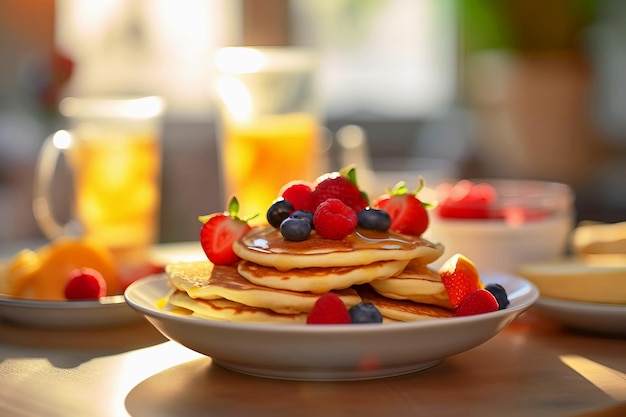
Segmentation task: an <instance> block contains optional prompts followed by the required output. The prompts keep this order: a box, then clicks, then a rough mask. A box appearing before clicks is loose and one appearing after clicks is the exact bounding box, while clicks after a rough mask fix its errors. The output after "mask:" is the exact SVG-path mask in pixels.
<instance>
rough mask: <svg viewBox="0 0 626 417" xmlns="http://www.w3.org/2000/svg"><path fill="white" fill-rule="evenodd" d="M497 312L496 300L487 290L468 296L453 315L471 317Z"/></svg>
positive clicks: (477, 291)
mask: <svg viewBox="0 0 626 417" xmlns="http://www.w3.org/2000/svg"><path fill="white" fill-rule="evenodd" d="M497 310H498V300H496V297H494V296H493V294H492V293H490V292H489V291H487V290H482V289H481V290H476V291H474V292H472V293H471V294H470V295H468V296H467V297H466V298H465V300H463V302H462V303H461V305H460V306H459V308H457V309H456V311H455V312H454V314H455V315H456V316H457V317H460V316H473V315H474V314H483V313H491V312H492V311H497Z"/></svg>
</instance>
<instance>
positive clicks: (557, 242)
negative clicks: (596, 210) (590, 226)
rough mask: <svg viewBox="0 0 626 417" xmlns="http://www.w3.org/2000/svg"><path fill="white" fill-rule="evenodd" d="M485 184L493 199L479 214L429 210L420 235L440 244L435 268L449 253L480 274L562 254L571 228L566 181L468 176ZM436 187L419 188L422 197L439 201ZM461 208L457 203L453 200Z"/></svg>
mask: <svg viewBox="0 0 626 417" xmlns="http://www.w3.org/2000/svg"><path fill="white" fill-rule="evenodd" d="M471 181H472V182H473V183H475V184H488V185H490V186H492V187H493V190H494V191H495V200H494V201H493V204H491V205H490V207H489V209H488V214H487V215H486V216H485V217H483V218H450V217H441V215H440V214H441V209H442V206H439V207H436V208H434V209H433V210H432V211H430V225H429V227H428V230H427V231H426V233H425V234H424V237H425V238H427V239H429V240H431V241H433V242H440V243H442V244H443V245H444V247H445V250H444V254H443V256H442V257H441V258H440V259H439V260H437V261H436V262H435V263H433V264H432V266H433V267H436V268H438V267H439V266H441V265H442V264H443V262H445V260H447V259H448V258H449V257H451V256H452V255H454V254H455V253H462V254H463V255H465V256H467V257H468V258H469V259H471V260H472V261H473V262H474V264H475V265H476V267H477V268H478V270H479V271H480V272H481V273H515V271H516V268H517V266H518V265H520V264H522V263H524V262H530V261H538V260H547V259H553V258H558V257H562V256H563V255H564V254H565V253H566V252H567V248H568V240H569V235H570V233H571V231H572V229H573V227H574V226H575V210H574V194H573V191H572V189H571V187H569V186H568V185H566V184H562V183H556V182H546V181H530V180H507V179H502V180H500V179H472V180H471ZM444 189H445V186H441V185H440V186H439V187H438V189H437V190H438V191H439V192H437V190H433V189H431V190H425V192H424V194H420V197H421V198H423V199H424V200H425V201H435V200H436V201H437V202H438V203H439V204H441V203H442V199H443V198H444V197H445V196H444V195H442V190H444ZM458 204H459V205H460V206H462V202H459V203H458Z"/></svg>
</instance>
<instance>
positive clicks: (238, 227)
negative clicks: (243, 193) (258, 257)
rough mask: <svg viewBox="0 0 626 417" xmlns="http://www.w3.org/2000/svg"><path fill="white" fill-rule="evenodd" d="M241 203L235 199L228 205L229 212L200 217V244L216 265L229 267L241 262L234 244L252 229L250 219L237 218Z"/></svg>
mask: <svg viewBox="0 0 626 417" xmlns="http://www.w3.org/2000/svg"><path fill="white" fill-rule="evenodd" d="M238 213H239V202H238V201H237V199H236V198H235V197H233V198H232V199H231V200H230V202H229V204H228V211H225V212H223V213H216V214H211V215H207V216H200V217H198V220H200V221H201V222H202V223H204V224H203V225H202V228H201V229H200V244H201V245H202V249H203V250H204V253H205V254H206V256H207V257H208V258H209V260H210V261H211V262H213V263H214V264H216V265H228V264H232V263H234V262H237V261H238V260H239V257H238V256H237V255H236V254H235V252H233V243H235V241H236V240H237V239H239V238H240V237H241V236H243V235H245V234H246V233H248V231H250V230H251V229H252V227H251V226H250V225H249V224H248V221H247V220H248V219H240V218H239V217H237V214H238Z"/></svg>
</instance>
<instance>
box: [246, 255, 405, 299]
mask: <svg viewBox="0 0 626 417" xmlns="http://www.w3.org/2000/svg"><path fill="white" fill-rule="evenodd" d="M407 262H408V261H378V262H373V263H370V264H367V265H362V266H343V267H339V266H337V267H325V268H297V269H290V270H287V271H279V270H278V269H275V268H272V267H268V266H262V265H258V264H255V263H252V262H248V261H241V262H240V263H239V267H238V271H239V273H240V274H241V275H243V276H244V277H245V278H246V279H247V280H248V281H250V282H253V283H255V284H258V285H261V286H263V287H270V288H275V289H277V290H290V291H307V292H312V293H316V294H322V293H325V292H328V291H332V290H342V289H344V288H349V287H351V286H352V285H355V284H365V283H368V282H371V281H374V280H377V279H383V278H388V277H390V276H393V275H395V274H398V273H400V272H401V271H402V270H403V269H404V267H405V266H406V264H407Z"/></svg>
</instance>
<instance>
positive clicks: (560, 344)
mask: <svg viewBox="0 0 626 417" xmlns="http://www.w3.org/2000/svg"><path fill="white" fill-rule="evenodd" d="M572 360H573V361H576V360H578V361H582V363H585V364H589V363H591V364H592V365H593V364H596V365H601V366H603V367H607V368H609V371H610V372H611V373H613V374H614V375H616V376H617V377H618V380H621V383H620V382H619V381H618V383H617V384H615V383H613V385H611V386H608V387H607V386H605V385H603V384H595V385H594V383H592V382H590V380H589V379H587V378H589V375H585V376H583V375H581V374H580V373H579V372H577V371H576V370H574V369H573V368H572V367H570V366H568V365H567V362H568V361H572ZM591 380H593V378H591ZM0 381H2V382H1V388H0V415H1V416H12V417H19V416H37V417H42V416H45V417H47V416H63V417H74V416H80V417H86V416H89V417H98V416H107V417H111V416H113V417H119V416H133V417H160V416H185V417H190V416H209V415H210V416H359V417H362V416H377V417H381V416H416V415H422V416H465V417H468V416H482V417H484V416H534V417H541V416H574V415H576V416H578V415H585V416H598V417H599V416H624V415H626V406H625V405H624V404H625V403H624V402H625V401H626V338H609V337H600V336H592V335H588V334H583V333H575V332H572V331H568V330H565V329H562V328H560V326H559V325H558V324H556V323H553V322H550V321H547V320H546V319H543V318H541V317H539V316H537V315H536V314H535V313H534V312H533V311H532V309H531V310H530V311H529V312H527V313H525V314H524V315H522V316H521V317H519V318H518V319H517V320H516V321H514V322H513V323H512V324H511V325H510V326H509V327H508V328H507V329H505V330H504V331H503V332H502V333H500V334H499V335H498V336H496V337H495V338H493V339H491V340H490V341H488V342H487V343H485V344H483V345H481V346H479V347H477V348H474V349H472V350H470V351H467V352H464V353H462V354H459V355H455V356H452V357H450V358H447V359H445V360H444V361H443V362H442V363H440V364H439V365H437V366H435V367H433V368H430V369H427V370H425V371H422V372H418V373H414V374H410V375H405V376H400V377H393V378H387V379H377V380H369V381H356V382H296V381H283V380H273V379H265V378H259V377H252V376H247V375H243V374H238V373H236V372H232V371H230V370H226V369H223V368H221V367H219V366H217V365H213V364H212V363H211V359H210V358H208V357H205V356H202V355H200V354H198V353H196V352H193V351H191V350H189V349H187V348H185V347H183V346H181V345H178V344H177V343H174V342H170V341H167V340H166V339H164V338H163V336H161V335H160V334H159V333H158V332H157V331H156V330H155V329H154V328H153V327H152V326H151V325H149V324H148V323H147V322H138V323H137V324H133V325H130V326H125V327H120V328H115V329H102V330H89V331H75V330H74V331H72V330H42V329H29V328H21V327H14V326H11V325H8V324H2V325H0Z"/></svg>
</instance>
